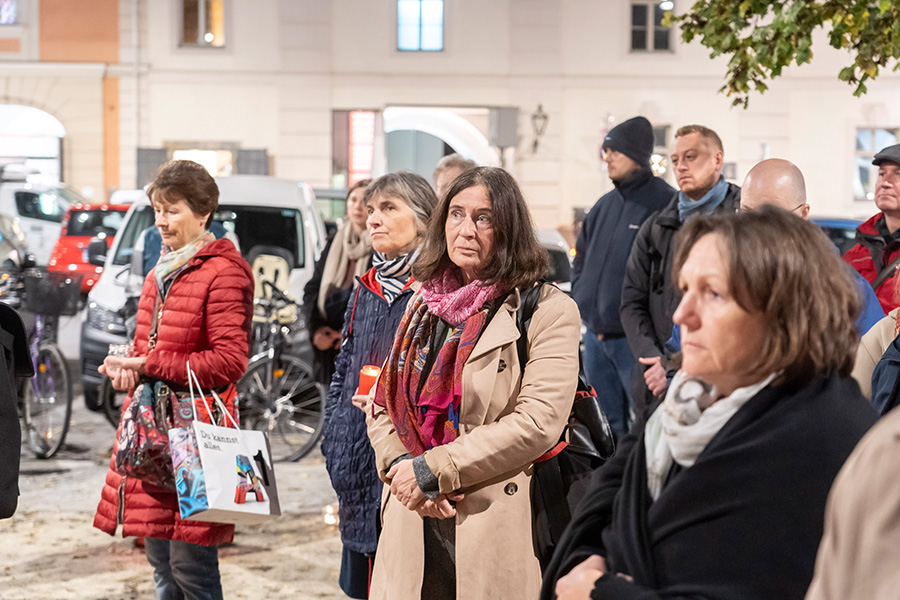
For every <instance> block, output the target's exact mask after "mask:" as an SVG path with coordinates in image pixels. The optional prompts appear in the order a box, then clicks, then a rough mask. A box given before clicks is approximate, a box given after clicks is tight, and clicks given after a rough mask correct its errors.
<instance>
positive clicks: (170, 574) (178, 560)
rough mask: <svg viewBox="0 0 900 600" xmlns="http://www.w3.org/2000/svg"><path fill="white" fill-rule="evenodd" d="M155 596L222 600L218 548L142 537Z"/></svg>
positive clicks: (172, 599) (164, 599) (160, 599)
mask: <svg viewBox="0 0 900 600" xmlns="http://www.w3.org/2000/svg"><path fill="white" fill-rule="evenodd" d="M144 549H145V550H146V552H147V561H149V562H150V566H152V567H153V581H154V582H156V597H157V598H158V600H222V581H221V579H220V577H219V549H218V548H217V547H216V546H200V545H199V544H190V543H188V542H179V541H176V540H161V539H159V538H149V537H148V538H144Z"/></svg>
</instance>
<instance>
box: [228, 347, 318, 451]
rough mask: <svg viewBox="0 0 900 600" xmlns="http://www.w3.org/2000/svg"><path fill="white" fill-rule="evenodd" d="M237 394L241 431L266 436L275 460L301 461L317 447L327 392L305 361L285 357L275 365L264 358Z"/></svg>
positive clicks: (254, 366)
mask: <svg viewBox="0 0 900 600" xmlns="http://www.w3.org/2000/svg"><path fill="white" fill-rule="evenodd" d="M237 394H238V395H237V402H238V409H239V411H240V417H241V427H243V428H244V429H257V430H259V431H265V432H267V433H268V434H269V444H270V445H271V447H272V457H273V458H274V459H275V460H287V461H296V460H300V459H301V458H303V457H304V456H306V454H307V453H308V452H309V451H310V450H312V449H313V447H314V446H315V445H316V442H317V441H318V440H319V436H320V435H321V434H322V425H323V424H324V422H325V388H324V386H322V385H321V384H319V383H318V382H316V380H315V378H314V377H313V371H312V367H311V366H310V365H309V364H307V363H306V362H305V361H303V360H301V359H299V358H297V357H296V356H286V355H282V356H281V357H280V358H279V359H278V362H277V364H273V361H272V359H271V358H264V359H262V360H260V361H259V362H257V363H255V364H252V365H250V367H249V368H248V369H247V372H246V373H245V374H244V376H243V377H242V378H241V380H240V381H238V384H237Z"/></svg>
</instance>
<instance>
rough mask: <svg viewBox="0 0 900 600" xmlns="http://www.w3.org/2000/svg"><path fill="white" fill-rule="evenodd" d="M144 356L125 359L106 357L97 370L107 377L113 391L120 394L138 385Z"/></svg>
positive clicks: (145, 359)
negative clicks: (115, 390) (117, 391)
mask: <svg viewBox="0 0 900 600" xmlns="http://www.w3.org/2000/svg"><path fill="white" fill-rule="evenodd" d="M146 363H147V357H146V356H135V357H129V358H125V357H122V356H107V357H106V358H104V359H103V364H102V365H100V367H99V368H98V369H97V370H98V371H99V372H100V373H102V374H103V375H106V376H107V377H109V380H110V382H112V386H113V388H114V389H117V390H119V391H120V392H127V391H129V390H133V389H134V388H136V387H137V385H138V383H140V380H141V376H143V374H144V365H145V364H146Z"/></svg>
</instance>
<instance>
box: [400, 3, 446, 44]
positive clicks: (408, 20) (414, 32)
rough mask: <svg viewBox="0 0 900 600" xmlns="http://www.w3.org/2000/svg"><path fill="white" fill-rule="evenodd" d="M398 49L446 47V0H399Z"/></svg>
mask: <svg viewBox="0 0 900 600" xmlns="http://www.w3.org/2000/svg"><path fill="white" fill-rule="evenodd" d="M397 49H398V50H409V51H428V52H434V51H439V50H443V49H444V0H397Z"/></svg>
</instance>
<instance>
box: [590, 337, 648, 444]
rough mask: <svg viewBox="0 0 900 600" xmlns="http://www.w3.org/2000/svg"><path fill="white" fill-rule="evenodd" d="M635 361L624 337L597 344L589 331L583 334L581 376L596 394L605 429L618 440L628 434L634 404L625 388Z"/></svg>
mask: <svg viewBox="0 0 900 600" xmlns="http://www.w3.org/2000/svg"><path fill="white" fill-rule="evenodd" d="M635 365H637V361H636V360H635V358H634V354H632V353H631V348H630V347H629V346H628V340H626V339H625V338H624V337H620V338H613V339H604V340H598V339H597V335H596V334H594V333H593V332H591V330H590V328H588V330H587V331H586V332H585V334H584V374H585V376H586V377H587V380H588V383H589V384H590V385H591V386H593V388H594V389H595V390H597V396H598V397H599V398H600V404H601V406H603V410H604V412H606V418H607V419H608V420H609V426H610V427H612V429H613V431H615V432H616V434H617V435H618V436H620V437H621V436H622V435H624V434H625V433H627V432H628V428H629V423H630V420H631V419H630V416H631V411H632V409H633V408H634V400H633V399H632V398H631V392H630V391H629V386H630V385H631V376H632V373H633V372H634V368H635Z"/></svg>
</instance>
